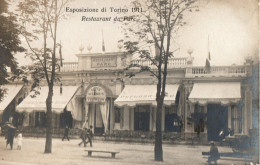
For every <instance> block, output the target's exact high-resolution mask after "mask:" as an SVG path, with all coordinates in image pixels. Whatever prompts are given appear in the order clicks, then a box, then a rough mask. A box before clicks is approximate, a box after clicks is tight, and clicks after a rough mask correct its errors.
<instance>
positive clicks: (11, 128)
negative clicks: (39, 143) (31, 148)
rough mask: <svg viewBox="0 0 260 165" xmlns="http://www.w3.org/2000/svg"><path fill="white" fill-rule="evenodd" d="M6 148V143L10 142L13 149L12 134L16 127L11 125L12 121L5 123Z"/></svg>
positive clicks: (13, 134)
mask: <svg viewBox="0 0 260 165" xmlns="http://www.w3.org/2000/svg"><path fill="white" fill-rule="evenodd" d="M6 129H7V130H6V136H5V138H6V148H7V146H8V144H10V147H11V150H12V149H13V144H14V136H15V132H16V128H15V127H14V126H13V124H12V123H7V124H6Z"/></svg>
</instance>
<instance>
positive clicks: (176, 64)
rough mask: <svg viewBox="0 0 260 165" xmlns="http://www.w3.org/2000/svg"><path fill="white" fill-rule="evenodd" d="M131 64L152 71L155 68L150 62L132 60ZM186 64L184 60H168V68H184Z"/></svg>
mask: <svg viewBox="0 0 260 165" xmlns="http://www.w3.org/2000/svg"><path fill="white" fill-rule="evenodd" d="M131 64H137V65H141V66H149V67H151V68H152V69H153V68H155V65H152V62H151V61H150V60H144V59H142V60H132V61H131ZM186 67H187V62H186V58H170V59H169V61H168V68H169V69H170V68H186Z"/></svg>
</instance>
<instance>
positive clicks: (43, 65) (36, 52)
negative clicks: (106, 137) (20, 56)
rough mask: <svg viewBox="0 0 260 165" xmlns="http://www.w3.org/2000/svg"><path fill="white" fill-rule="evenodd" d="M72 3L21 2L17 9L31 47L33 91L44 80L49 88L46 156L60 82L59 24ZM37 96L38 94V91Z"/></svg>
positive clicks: (59, 0)
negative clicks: (53, 98)
mask: <svg viewBox="0 0 260 165" xmlns="http://www.w3.org/2000/svg"><path fill="white" fill-rule="evenodd" d="M68 3H69V0H22V1H21V2H20V3H19V5H18V8H19V9H18V11H19V22H20V24H21V27H20V31H21V34H22V35H23V37H24V38H25V41H26V42H27V45H28V51H27V52H26V55H27V57H30V59H31V60H32V61H33V64H32V65H30V66H29V67H27V68H24V69H27V70H28V71H29V73H30V74H31V75H32V78H33V86H32V87H33V88H35V87H37V86H39V83H40V82H41V81H42V80H45V81H46V83H47V84H48V87H49V91H48V97H47V98H46V107H47V112H46V116H47V129H46V143H45V153H51V149H52V96H53V86H54V83H55V81H57V80H59V78H58V76H57V74H56V72H55V71H56V70H57V69H58V68H59V66H58V60H59V59H57V58H56V48H57V46H58V44H57V35H56V34H57V27H58V21H59V20H61V19H62V18H64V16H65V14H64V11H65V10H64V7H65V6H66V5H67V4H68ZM36 92H37V91H36Z"/></svg>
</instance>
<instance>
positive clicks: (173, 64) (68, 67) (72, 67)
mask: <svg viewBox="0 0 260 165" xmlns="http://www.w3.org/2000/svg"><path fill="white" fill-rule="evenodd" d="M131 64H137V65H142V66H150V67H151V68H155V66H154V65H152V62H151V61H150V60H132V61H131ZM186 66H187V62H186V58H171V59H169V61H168V68H185V67H186ZM78 70H79V68H78V63H77V62H64V63H63V66H62V67H61V68H60V72H73V71H78Z"/></svg>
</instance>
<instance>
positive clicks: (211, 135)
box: [207, 104, 228, 141]
mask: <svg viewBox="0 0 260 165" xmlns="http://www.w3.org/2000/svg"><path fill="white" fill-rule="evenodd" d="M207 109H208V111H207V127H208V141H220V140H221V138H220V136H219V133H220V131H221V130H227V127H228V107H227V106H222V105H220V104H208V106H207Z"/></svg>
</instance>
